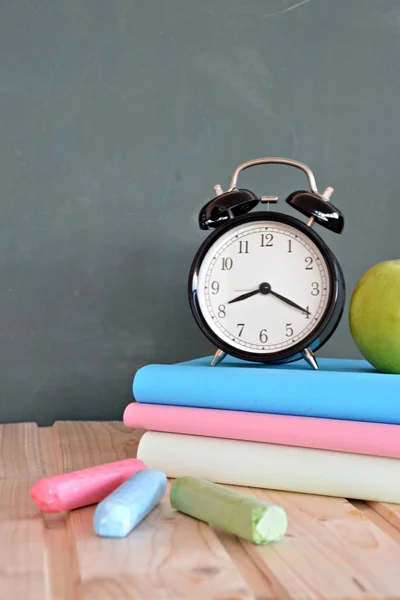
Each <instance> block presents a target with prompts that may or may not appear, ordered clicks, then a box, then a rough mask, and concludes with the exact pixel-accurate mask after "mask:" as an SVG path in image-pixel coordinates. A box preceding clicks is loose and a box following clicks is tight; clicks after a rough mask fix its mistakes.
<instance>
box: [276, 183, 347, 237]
mask: <svg viewBox="0 0 400 600" xmlns="http://www.w3.org/2000/svg"><path fill="white" fill-rule="evenodd" d="M327 192H328V193H326V194H325V193H324V194H323V195H322V196H320V195H319V194H314V193H313V192H307V191H304V190H299V191H297V192H292V193H291V194H290V196H288V197H287V198H286V202H287V203H288V204H289V205H290V206H291V207H292V208H295V209H296V210H298V211H299V212H301V213H302V214H303V215H306V217H310V220H309V224H310V225H312V223H313V222H314V221H316V222H317V223H319V225H321V226H322V227H326V229H329V230H330V231H333V232H334V233H342V231H343V228H344V217H343V215H342V213H341V212H340V210H339V209H338V208H336V206H334V205H333V204H331V203H330V202H329V197H330V195H331V193H332V192H333V190H331V189H329V190H327Z"/></svg>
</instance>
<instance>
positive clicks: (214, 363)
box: [210, 350, 226, 367]
mask: <svg viewBox="0 0 400 600" xmlns="http://www.w3.org/2000/svg"><path fill="white" fill-rule="evenodd" d="M225 356H226V352H223V351H222V350H217V351H216V353H215V354H214V356H213V357H212V359H211V362H210V365H211V366H212V367H216V366H217V365H219V363H220V362H221V361H222V360H224V358H225Z"/></svg>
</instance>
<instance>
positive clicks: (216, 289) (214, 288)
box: [211, 281, 219, 296]
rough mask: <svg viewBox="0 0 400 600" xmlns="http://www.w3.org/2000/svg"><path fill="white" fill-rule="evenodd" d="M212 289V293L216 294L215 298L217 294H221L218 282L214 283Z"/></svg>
mask: <svg viewBox="0 0 400 600" xmlns="http://www.w3.org/2000/svg"><path fill="white" fill-rule="evenodd" d="M211 289H212V293H213V294H214V296H215V294H218V292H219V283H218V281H213V282H212V284H211Z"/></svg>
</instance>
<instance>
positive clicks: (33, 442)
mask: <svg viewBox="0 0 400 600" xmlns="http://www.w3.org/2000/svg"><path fill="white" fill-rule="evenodd" d="M0 456H1V463H0V540H1V544H0V589H1V598H7V600H14V599H15V600H19V599H20V598H29V600H44V599H46V598H49V595H48V594H49V589H48V585H47V579H46V571H45V559H44V540H43V527H42V521H41V519H40V513H39V511H38V510H37V508H36V506H35V504H34V503H33V502H32V500H31V499H30V497H29V488H30V486H31V485H32V483H33V482H34V481H35V480H36V479H37V478H38V477H40V473H41V464H40V452H39V435H38V428H37V427H36V425H35V424H33V423H23V424H11V425H1V426H0Z"/></svg>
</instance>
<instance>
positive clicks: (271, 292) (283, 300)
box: [269, 290, 311, 315]
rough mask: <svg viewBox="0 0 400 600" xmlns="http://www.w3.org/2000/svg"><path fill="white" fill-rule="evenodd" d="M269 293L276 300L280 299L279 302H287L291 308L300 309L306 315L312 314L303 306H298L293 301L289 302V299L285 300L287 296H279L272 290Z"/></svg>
mask: <svg viewBox="0 0 400 600" xmlns="http://www.w3.org/2000/svg"><path fill="white" fill-rule="evenodd" d="M269 293H270V294H271V295H272V296H275V297H276V298H279V300H282V302H286V304H289V306H293V308H298V309H299V310H301V312H304V313H306V315H309V314H311V313H310V311H309V310H306V309H305V308H303V307H302V306H299V305H298V304H296V302H292V300H289V298H285V296H281V294H278V293H277V292H274V291H272V290H270V292H269Z"/></svg>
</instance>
